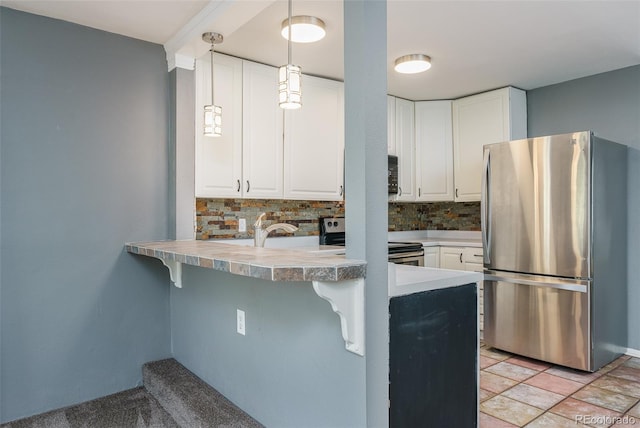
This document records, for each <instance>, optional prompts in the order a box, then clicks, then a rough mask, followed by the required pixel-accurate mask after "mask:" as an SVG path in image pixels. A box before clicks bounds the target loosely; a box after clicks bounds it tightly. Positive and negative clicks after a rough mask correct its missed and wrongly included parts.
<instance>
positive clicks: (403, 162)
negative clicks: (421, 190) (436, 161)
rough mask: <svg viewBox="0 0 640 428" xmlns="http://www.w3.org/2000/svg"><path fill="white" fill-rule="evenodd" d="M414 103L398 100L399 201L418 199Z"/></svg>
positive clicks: (397, 198) (397, 152)
mask: <svg viewBox="0 0 640 428" xmlns="http://www.w3.org/2000/svg"><path fill="white" fill-rule="evenodd" d="M414 131H415V130H414V103H413V101H407V100H403V99H402V98H396V154H397V155H398V196H397V197H396V200H398V201H414V200H415V199H416V194H417V193H416V185H415V180H416V166H415V156H416V155H415V143H414V141H415V140H414V135H415V134H414Z"/></svg>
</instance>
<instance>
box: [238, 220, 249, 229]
mask: <svg viewBox="0 0 640 428" xmlns="http://www.w3.org/2000/svg"><path fill="white" fill-rule="evenodd" d="M246 231H247V219H246V218H240V219H238V232H246Z"/></svg>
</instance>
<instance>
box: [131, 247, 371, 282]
mask: <svg viewBox="0 0 640 428" xmlns="http://www.w3.org/2000/svg"><path fill="white" fill-rule="evenodd" d="M126 250H127V251H128V252H130V253H133V254H140V255H144V256H149V257H155V258H157V259H160V260H162V261H163V263H165V262H170V263H174V262H178V263H183V264H188V265H193V266H200V267H203V268H208V269H215V270H220V271H223V272H229V273H232V274H235V275H242V276H249V277H253V278H260V279H266V280H269V281H326V282H334V281H344V280H350V279H358V278H364V277H365V274H366V265H367V263H366V262H365V261H363V260H351V259H345V258H344V256H339V255H334V254H331V251H323V250H324V249H323V248H320V247H319V246H318V247H314V248H305V249H304V251H301V249H300V248H290V249H286V248H256V247H253V246H248V245H234V244H227V243H221V242H219V241H218V242H212V241H198V240H184V241H154V242H134V243H127V244H126ZM165 264H166V263H165Z"/></svg>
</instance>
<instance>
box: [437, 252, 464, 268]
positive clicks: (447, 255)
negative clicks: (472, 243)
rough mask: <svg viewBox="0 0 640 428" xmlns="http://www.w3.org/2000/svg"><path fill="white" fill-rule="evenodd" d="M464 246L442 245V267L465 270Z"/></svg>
mask: <svg viewBox="0 0 640 428" xmlns="http://www.w3.org/2000/svg"><path fill="white" fill-rule="evenodd" d="M463 251H464V248H462V247H440V267H441V268H442V269H454V270H464V262H463V261H462V252H463Z"/></svg>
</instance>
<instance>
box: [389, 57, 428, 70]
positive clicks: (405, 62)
mask: <svg viewBox="0 0 640 428" xmlns="http://www.w3.org/2000/svg"><path fill="white" fill-rule="evenodd" d="M430 68H431V58H430V57H428V56H427V55H424V54H411V55H404V56H401V57H400V58H398V59H396V62H395V66H394V70H396V71H397V72H398V73H403V74H415V73H421V72H423V71H427V70H428V69H430Z"/></svg>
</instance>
